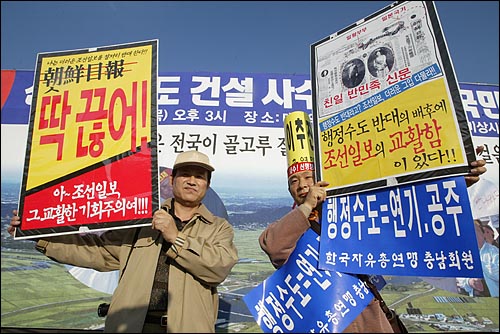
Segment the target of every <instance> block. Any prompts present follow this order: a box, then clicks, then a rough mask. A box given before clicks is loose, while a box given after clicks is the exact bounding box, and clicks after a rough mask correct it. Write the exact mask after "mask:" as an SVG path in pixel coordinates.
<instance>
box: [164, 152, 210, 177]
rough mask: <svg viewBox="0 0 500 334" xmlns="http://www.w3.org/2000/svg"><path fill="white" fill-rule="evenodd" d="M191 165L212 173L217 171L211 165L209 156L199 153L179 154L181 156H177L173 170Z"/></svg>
mask: <svg viewBox="0 0 500 334" xmlns="http://www.w3.org/2000/svg"><path fill="white" fill-rule="evenodd" d="M190 165H195V166H200V167H203V168H205V169H206V170H208V171H210V172H213V171H214V170H215V168H214V167H213V166H212V165H211V164H210V160H209V159H208V156H207V155H206V154H204V153H201V152H199V151H186V152H182V153H179V155H177V158H176V159H175V163H174V167H173V169H177V168H179V167H182V166H190Z"/></svg>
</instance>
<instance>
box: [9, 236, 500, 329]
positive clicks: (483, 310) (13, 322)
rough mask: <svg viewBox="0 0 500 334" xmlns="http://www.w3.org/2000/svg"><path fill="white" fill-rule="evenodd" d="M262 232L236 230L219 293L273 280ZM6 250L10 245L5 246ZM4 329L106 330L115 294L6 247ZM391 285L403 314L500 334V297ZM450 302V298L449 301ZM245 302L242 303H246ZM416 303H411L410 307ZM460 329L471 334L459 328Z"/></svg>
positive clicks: (391, 296) (412, 324) (411, 322)
mask: <svg viewBox="0 0 500 334" xmlns="http://www.w3.org/2000/svg"><path fill="white" fill-rule="evenodd" d="M260 232H261V230H254V231H247V230H245V231H244V230H239V229H237V230H235V243H236V245H237V247H238V252H239V257H240V262H239V263H238V264H237V265H236V266H235V267H234V268H233V271H232V273H231V275H230V276H229V277H228V279H227V280H226V281H225V282H224V283H223V284H222V285H221V286H220V288H219V291H220V292H222V293H224V292H230V291H236V290H239V289H245V288H247V289H248V288H252V287H254V286H256V285H257V284H259V283H261V282H262V281H263V280H264V279H266V278H267V277H269V276H270V275H271V274H272V273H273V272H274V268H273V266H272V265H271V264H270V263H269V260H268V258H267V256H266V254H265V253H264V252H263V251H262V250H261V249H260V247H259V244H258V236H259V234H260ZM2 246H5V244H2ZM1 256H2V263H1V267H2V277H1V282H2V288H1V292H2V304H1V314H2V318H1V319H2V327H20V328H59V329H61V328H78V329H95V328H102V326H103V324H104V320H103V318H99V317H98V316H97V306H98V305H99V304H100V303H103V302H109V300H110V295H108V294H105V293H101V292H98V291H96V290H93V289H91V288H88V287H87V286H85V285H83V284H82V283H80V282H79V281H78V280H76V279H75V278H74V277H73V276H72V275H71V274H70V273H69V272H68V271H67V269H66V268H65V266H64V265H61V264H58V263H55V262H53V261H51V260H49V259H47V258H46V257H44V256H42V255H41V254H39V253H37V252H35V251H34V250H33V251H30V250H29V248H28V249H20V250H17V249H5V248H3V249H2V254H1ZM385 278H386V280H387V282H388V284H387V285H386V287H385V288H384V289H383V290H382V295H383V297H384V299H385V300H386V303H387V304H388V305H390V306H391V307H393V308H395V309H396V310H397V312H398V313H399V314H407V313H408V312H407V311H408V307H409V306H408V305H410V304H411V305H412V307H413V308H414V309H418V310H419V311H420V312H421V313H422V314H436V313H442V314H444V315H446V316H448V317H451V316H452V315H461V316H462V317H464V316H467V315H474V316H475V317H476V318H478V319H481V318H482V317H486V318H489V319H490V320H491V321H492V322H493V324H492V325H491V326H488V327H485V328H483V331H496V332H498V323H499V315H498V309H499V306H498V298H470V297H467V298H469V299H468V301H469V302H466V303H453V302H441V303H438V302H436V300H435V298H434V297H435V296H441V297H456V296H459V295H457V294H453V293H451V292H447V291H443V290H439V289H435V288H433V287H432V286H431V285H429V284H427V283H425V282H423V281H421V280H418V279H416V280H415V281H413V282H412V281H411V280H408V283H405V284H401V283H398V280H397V279H395V278H394V279H392V278H391V277H385ZM445 300H446V298H445ZM240 303H241V301H240ZM409 303H410V304H409ZM403 321H404V322H405V323H406V325H407V327H408V328H409V330H410V332H413V333H416V332H438V331H439V330H437V329H436V328H434V327H431V326H430V324H431V322H429V323H426V322H425V321H416V320H415V319H413V318H411V317H405V318H403ZM454 331H458V332H460V331H464V332H468V331H471V329H470V328H468V329H467V330H460V329H457V330H454ZM217 332H228V333H235V332H246V333H259V332H262V331H261V329H260V328H259V326H258V325H257V324H256V323H255V322H254V321H244V322H237V323H226V324H224V326H219V327H218V329H217Z"/></svg>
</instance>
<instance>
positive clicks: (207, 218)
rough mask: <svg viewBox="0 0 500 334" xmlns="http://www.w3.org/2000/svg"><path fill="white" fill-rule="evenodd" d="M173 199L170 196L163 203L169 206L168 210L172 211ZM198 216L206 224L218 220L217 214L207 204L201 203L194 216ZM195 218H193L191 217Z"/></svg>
mask: <svg viewBox="0 0 500 334" xmlns="http://www.w3.org/2000/svg"><path fill="white" fill-rule="evenodd" d="M172 201H173V198H168V199H166V200H165V201H164V202H163V203H162V205H161V206H162V207H166V208H167V212H170V208H171V207H172ZM195 217H198V218H199V219H200V220H201V221H202V222H204V223H206V224H213V223H214V222H215V220H216V218H215V216H214V215H213V213H211V212H210V210H208V208H207V207H206V206H205V204H203V203H200V205H199V206H198V208H196V211H195V214H194V216H193V218H195ZM191 220H193V219H191Z"/></svg>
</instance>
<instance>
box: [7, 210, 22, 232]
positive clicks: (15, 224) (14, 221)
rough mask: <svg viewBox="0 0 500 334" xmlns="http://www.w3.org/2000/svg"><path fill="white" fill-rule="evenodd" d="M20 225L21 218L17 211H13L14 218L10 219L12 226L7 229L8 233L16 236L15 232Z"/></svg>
mask: <svg viewBox="0 0 500 334" xmlns="http://www.w3.org/2000/svg"><path fill="white" fill-rule="evenodd" d="M19 225H21V217H19V216H18V215H17V210H12V218H11V219H10V225H9V226H8V227H7V232H9V234H10V235H11V236H14V232H15V231H16V228H17V227H18V226H19Z"/></svg>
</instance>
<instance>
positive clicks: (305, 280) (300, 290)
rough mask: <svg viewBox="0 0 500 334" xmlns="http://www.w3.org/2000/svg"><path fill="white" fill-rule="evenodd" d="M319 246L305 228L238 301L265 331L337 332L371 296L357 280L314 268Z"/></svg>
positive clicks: (311, 232) (314, 235) (317, 239)
mask: <svg viewBox="0 0 500 334" xmlns="http://www.w3.org/2000/svg"><path fill="white" fill-rule="evenodd" d="M318 248H319V236H318V235H317V234H316V233H315V232H314V231H312V230H311V229H309V230H308V231H307V232H306V233H304V235H303V236H302V237H301V238H300V239H299V241H298V243H297V247H296V249H295V250H294V252H293V253H292V254H291V255H290V257H289V258H288V261H287V262H286V264H285V265H284V266H283V267H281V268H280V269H278V270H277V271H275V272H274V273H273V274H272V275H271V276H270V277H268V278H267V279H266V280H265V281H264V282H262V283H261V284H259V285H258V286H257V287H256V288H254V289H253V290H252V291H250V292H249V293H248V294H247V295H245V296H244V297H243V300H244V301H245V303H246V305H247V306H248V309H249V310H250V312H251V313H252V315H253V317H254V318H255V321H256V322H257V323H258V324H259V326H260V327H261V329H262V330H263V331H264V332H265V333H285V332H289V333H290V332H293V333H338V332H342V331H343V330H344V329H345V328H346V327H347V326H348V325H349V324H350V323H351V322H352V321H353V320H354V319H355V318H356V317H357V316H358V315H359V314H360V313H361V312H362V311H363V309H364V308H365V307H366V306H367V305H368V304H369V303H370V301H371V300H372V299H373V298H374V296H373V294H372V293H371V292H370V290H369V289H368V288H367V287H366V285H365V284H364V283H363V281H361V280H360V279H359V278H357V277H356V276H353V275H348V274H341V273H338V272H335V271H323V270H318V269H317V267H318ZM381 279H382V280H383V278H381ZM384 282H385V281H384ZM379 288H381V286H379Z"/></svg>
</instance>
